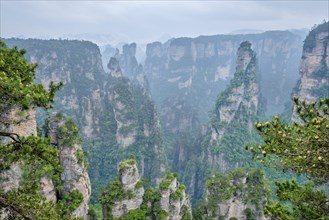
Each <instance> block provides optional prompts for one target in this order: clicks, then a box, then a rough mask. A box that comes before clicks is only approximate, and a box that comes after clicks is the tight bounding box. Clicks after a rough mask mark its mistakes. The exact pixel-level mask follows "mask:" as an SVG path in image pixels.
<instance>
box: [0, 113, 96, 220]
mask: <svg viewBox="0 0 329 220" xmlns="http://www.w3.org/2000/svg"><path fill="white" fill-rule="evenodd" d="M35 115H36V111H35V109H34V108H31V109H29V110H26V111H25V110H24V111H23V110H18V109H12V110H10V111H8V112H6V113H3V114H1V116H2V120H1V125H7V126H6V128H1V131H2V132H7V133H12V134H15V137H16V138H20V137H27V136H34V137H36V136H37V126H36V125H37V123H36V117H35ZM4 121H6V123H4V124H3V122H4ZM69 122H71V123H72V125H75V124H74V122H73V121H69ZM66 123H67V122H65V121H64V118H61V117H60V116H59V115H56V116H54V117H52V118H50V119H48V123H47V129H46V132H47V134H48V136H49V137H50V139H51V141H52V144H53V145H54V146H56V148H58V150H59V158H58V159H57V158H56V159H57V160H59V164H60V165H61V166H62V167H63V172H61V174H60V180H58V181H57V182H56V184H55V183H54V182H53V180H54V179H53V178H51V174H50V173H48V174H47V173H45V174H43V175H41V177H37V178H38V179H37V180H36V181H37V182H38V183H39V187H40V189H39V190H38V193H40V194H41V195H42V196H43V197H44V198H45V201H47V202H53V203H54V204H56V203H57V202H63V198H64V197H65V195H66V196H72V193H75V194H76V195H79V200H77V204H78V206H77V207H74V206H72V207H74V208H72V209H70V210H69V215H70V216H72V217H79V218H84V219H87V213H88V209H89V206H88V203H89V197H90V193H91V188H90V181H89V176H88V173H87V163H86V159H85V158H84V152H83V150H82V148H81V145H78V144H73V142H72V141H74V139H72V138H73V137H72V134H71V135H69V136H68V133H69V132H71V131H72V130H70V131H68V130H66V132H64V128H65V129H68V128H66V127H65V126H66V125H67V124H66ZM71 128H73V127H70V129H71ZM76 132H77V134H78V130H77V131H76ZM77 134H75V135H77ZM63 140H66V142H65V143H64V142H63ZM10 141H12V140H6V139H2V140H1V143H2V144H3V143H7V142H10ZM40 143H41V142H40ZM7 147H8V146H7ZM31 147H33V146H31ZM29 166H34V167H36V169H38V167H39V166H40V164H38V163H36V164H33V165H32V164H29V163H27V162H26V161H25V160H24V159H20V160H18V161H17V162H15V163H13V164H11V166H10V169H8V170H4V171H1V173H0V175H1V178H0V189H1V190H4V192H9V191H15V190H20V188H21V187H22V184H23V185H24V184H25V185H24V187H26V182H27V181H30V182H33V181H34V179H33V178H36V174H35V173H34V171H33V172H31V173H29V175H26V172H28V170H27V169H30V168H29ZM48 166H50V165H48ZM43 169H45V168H44V167H43V168H42V166H41V167H40V170H36V173H40V174H42V173H43V172H44V171H43ZM48 169H50V168H48ZM30 175H31V177H30ZM29 178H31V179H29ZM61 187H63V190H60V189H59V188H61ZM62 214H63V213H62ZM65 214H68V213H65Z"/></svg>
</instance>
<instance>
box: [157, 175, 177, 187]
mask: <svg viewBox="0 0 329 220" xmlns="http://www.w3.org/2000/svg"><path fill="white" fill-rule="evenodd" d="M176 177H177V176H175V174H174V173H169V174H167V176H166V177H165V178H164V179H163V180H162V181H161V183H160V185H159V189H160V190H168V189H169V186H170V184H171V183H172V182H173V181H174V179H175V178H176Z"/></svg>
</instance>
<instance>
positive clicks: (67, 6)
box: [0, 0, 329, 44]
mask: <svg viewBox="0 0 329 220" xmlns="http://www.w3.org/2000/svg"><path fill="white" fill-rule="evenodd" d="M328 8H329V3H328V1H314V0H313V1H68V2H66V1H65V2H64V1H3V0H1V29H0V31H1V37H4V38H9V37H24V38H27V37H31V38H46V39H47V38H60V37H61V38H90V39H95V41H99V42H96V43H100V44H102V43H119V42H123V41H125V42H129V41H130V42H131V41H134V42H139V43H147V42H152V41H155V40H161V41H163V40H166V39H168V38H170V37H181V36H188V37H195V36H199V35H213V34H224V33H231V32H234V31H236V30H245V31H247V32H257V31H265V30H285V29H301V28H310V27H312V26H313V25H314V24H318V23H321V22H322V21H323V20H324V19H325V20H328V17H329V15H328V14H329V12H328ZM240 32H241V31H240ZM90 39H89V40H90ZM87 40H88V39H87Z"/></svg>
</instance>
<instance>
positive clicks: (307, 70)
mask: <svg viewBox="0 0 329 220" xmlns="http://www.w3.org/2000/svg"><path fill="white" fill-rule="evenodd" d="M328 54H329V22H325V23H323V24H320V25H318V26H315V27H313V29H312V30H311V31H310V33H309V34H308V35H307V37H306V39H305V41H304V46H303V54H302V60H301V63H300V70H299V74H300V80H299V81H298V83H297V85H296V88H295V92H294V93H295V95H297V96H299V97H301V98H302V99H305V100H306V101H308V102H311V101H316V100H318V99H320V98H323V97H325V96H327V97H328V95H329V58H328Z"/></svg>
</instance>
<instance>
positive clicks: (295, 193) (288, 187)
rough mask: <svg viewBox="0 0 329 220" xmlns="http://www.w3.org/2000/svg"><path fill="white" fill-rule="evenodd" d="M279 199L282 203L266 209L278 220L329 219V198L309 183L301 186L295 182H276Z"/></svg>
mask: <svg viewBox="0 0 329 220" xmlns="http://www.w3.org/2000/svg"><path fill="white" fill-rule="evenodd" d="M275 184H276V185H277V187H278V190H277V193H276V194H277V197H278V200H279V201H280V202H276V203H273V204H271V205H269V206H267V207H266V211H267V212H268V213H269V214H271V216H273V217H275V218H278V219H287V220H288V219H289V220H290V219H291V220H297V219H323V220H326V219H329V215H328V213H329V205H328V198H327V197H326V195H325V193H324V192H323V191H321V190H316V189H314V185H313V184H311V183H307V184H305V185H304V186H300V185H298V184H297V182H296V181H294V180H286V181H284V182H276V183H275Z"/></svg>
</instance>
